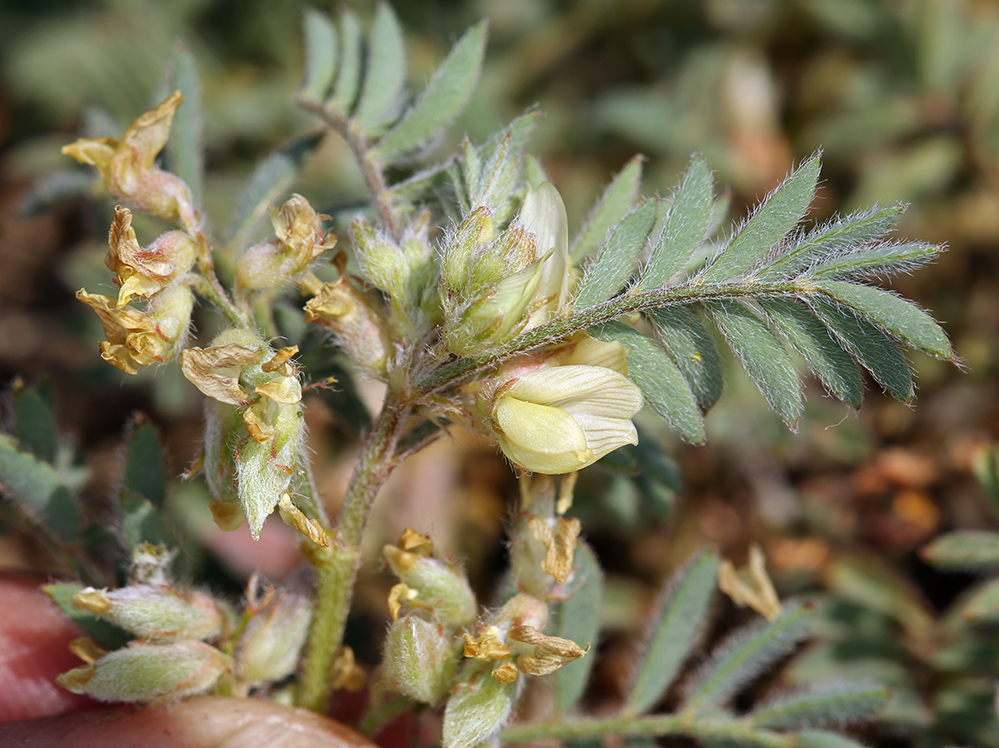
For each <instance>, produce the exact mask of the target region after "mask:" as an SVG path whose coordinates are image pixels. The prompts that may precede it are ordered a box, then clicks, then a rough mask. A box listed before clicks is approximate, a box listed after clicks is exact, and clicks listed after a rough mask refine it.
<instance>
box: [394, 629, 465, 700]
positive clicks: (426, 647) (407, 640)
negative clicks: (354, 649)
mask: <svg viewBox="0 0 999 748" xmlns="http://www.w3.org/2000/svg"><path fill="white" fill-rule="evenodd" d="M384 653H385V657H384V661H383V662H384V664H383V667H384V668H385V675H386V677H387V678H388V680H389V682H390V683H391V685H392V688H394V689H395V690H397V691H398V692H399V693H402V694H405V695H406V696H409V697H410V698H411V699H413V700H415V701H419V702H421V703H423V704H436V703H437V702H438V701H440V699H441V697H443V696H444V694H445V693H447V690H448V688H449V686H450V685H451V680H452V679H453V678H454V672H455V665H456V663H457V659H458V658H457V652H456V651H455V647H454V636H453V635H452V634H451V633H450V632H449V631H448V630H446V629H445V628H444V626H442V625H441V624H439V623H435V622H433V621H427V620H425V619H423V618H420V617H419V616H415V615H411V616H405V617H404V618H400V619H399V620H397V621H394V622H393V623H392V625H391V626H390V627H389V630H388V635H387V636H386V637H385V650H384Z"/></svg>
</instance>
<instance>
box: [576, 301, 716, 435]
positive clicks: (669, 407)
mask: <svg viewBox="0 0 999 748" xmlns="http://www.w3.org/2000/svg"><path fill="white" fill-rule="evenodd" d="M589 334H590V335H592V336H593V337H595V338H597V339H598V340H604V341H608V342H610V341H617V342H619V343H621V344H622V345H624V346H625V348H627V349H628V378H629V379H631V380H632V381H633V382H634V383H635V384H637V385H638V386H639V388H640V389H641V390H642V393H643V394H644V395H645V402H646V403H647V404H648V405H651V406H652V408H653V409H654V410H655V411H656V412H657V413H658V414H659V415H661V416H662V417H663V418H664V419H665V420H666V422H667V423H668V424H669V425H670V426H672V427H673V428H674V429H676V430H677V431H678V432H679V434H680V436H682V437H683V438H684V439H686V440H687V441H688V442H691V443H693V444H701V443H703V442H704V419H703V418H702V417H701V411H700V408H698V406H697V401H696V400H695V399H694V395H693V394H692V393H691V391H690V388H689V387H688V386H687V381H686V380H685V379H684V377H683V374H681V373H680V369H679V368H677V365H676V364H675V363H673V360H672V359H671V358H670V357H669V356H667V355H666V352H665V351H664V350H663V349H662V348H660V347H659V346H658V345H657V344H656V343H655V342H654V341H652V340H651V339H650V338H649V337H648V336H646V335H644V334H642V333H641V332H639V331H638V330H636V329H635V328H634V327H632V326H631V325H625V324H623V323H621V322H617V321H615V320H611V321H610V322H605V323H603V324H602V325H597V326H595V327H591V328H590V330H589Z"/></svg>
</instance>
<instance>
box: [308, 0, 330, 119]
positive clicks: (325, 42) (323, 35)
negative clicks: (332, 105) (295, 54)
mask: <svg viewBox="0 0 999 748" xmlns="http://www.w3.org/2000/svg"><path fill="white" fill-rule="evenodd" d="M302 27H303V29H302V31H303V36H304V38H305V41H304V44H305V76H304V80H303V82H302V89H301V96H302V97H303V98H306V99H311V100H312V101H323V100H324V99H325V98H326V94H327V93H328V92H329V90H330V85H332V83H333V76H334V75H335V74H336V55H337V38H336V27H335V26H334V25H333V23H332V22H331V21H330V19H329V16H327V15H326V14H325V13H320V12H319V11H318V10H315V9H314V8H306V9H305V15H304V16H303V17H302Z"/></svg>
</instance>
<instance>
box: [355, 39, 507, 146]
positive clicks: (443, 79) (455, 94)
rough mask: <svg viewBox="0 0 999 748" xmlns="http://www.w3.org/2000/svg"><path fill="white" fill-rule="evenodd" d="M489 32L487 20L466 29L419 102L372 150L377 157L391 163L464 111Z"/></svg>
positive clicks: (479, 66)
mask: <svg viewBox="0 0 999 748" xmlns="http://www.w3.org/2000/svg"><path fill="white" fill-rule="evenodd" d="M486 31H487V26H486V23H485V22H481V23H478V24H476V25H475V26H472V28H470V29H469V30H468V31H466V32H465V35H464V36H462V37H461V39H460V40H459V41H458V43H457V44H456V45H455V46H454V48H453V49H452V50H451V52H450V54H448V56H447V57H446V58H445V59H444V62H442V63H441V66H440V67H439V68H437V70H436V72H435V73H434V74H433V77H431V79H430V82H429V83H428V84H427V87H426V88H425V89H424V90H423V93H422V94H420V97H419V98H418V99H417V100H416V103H415V104H413V106H412V107H410V108H409V109H408V110H407V111H406V113H405V114H404V115H403V117H402V119H401V120H400V121H399V122H397V123H396V125H395V126H394V127H393V128H392V129H391V130H389V131H388V132H387V133H386V134H385V136H384V137H383V138H382V139H381V140H379V141H378V143H377V144H376V145H375V147H374V148H373V149H372V151H371V155H372V157H373V158H374V159H375V160H377V161H378V162H380V163H383V164H387V163H391V162H392V161H394V160H395V159H397V158H398V157H399V156H402V155H404V154H407V153H410V152H412V151H415V150H417V149H419V148H422V147H424V146H425V145H426V144H427V143H428V142H429V141H430V140H432V139H433V138H434V136H436V135H437V133H438V132H440V131H441V130H442V129H443V128H445V127H447V126H448V125H450V124H451V123H452V122H453V121H454V119H455V117H457V116H458V115H459V114H460V113H461V111H462V110H463V109H464V108H465V105H466V104H468V100H469V98H470V97H471V95H472V91H473V90H474V89H475V83H476V81H477V80H478V79H479V73H480V71H481V70H482V56H483V54H484V53H485V48H486Z"/></svg>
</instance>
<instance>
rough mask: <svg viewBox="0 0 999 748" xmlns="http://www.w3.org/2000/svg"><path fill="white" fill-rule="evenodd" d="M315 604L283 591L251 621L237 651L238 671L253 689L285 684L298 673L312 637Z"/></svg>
mask: <svg viewBox="0 0 999 748" xmlns="http://www.w3.org/2000/svg"><path fill="white" fill-rule="evenodd" d="M311 620H312V603H311V601H310V600H309V598H308V597H307V596H305V595H300V594H297V593H294V592H290V591H280V592H278V593H277V594H275V595H273V598H272V599H271V600H270V602H269V604H268V605H267V606H266V607H264V608H263V609H262V610H261V611H259V612H255V615H254V616H253V617H252V618H250V621H249V623H248V624H247V625H246V629H245V630H244V631H243V634H242V636H240V638H239V643H238V645H237V647H236V671H237V673H238V674H239V677H240V678H241V679H242V680H244V681H245V682H246V683H247V684H249V685H258V684H260V683H267V682H273V681H279V680H282V679H284V678H286V677H288V676H289V675H291V674H292V673H294V672H295V668H296V667H297V666H298V659H299V655H300V654H301V652H302V647H304V646H305V641H306V639H307V638H308V634H309V622H310V621H311Z"/></svg>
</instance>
